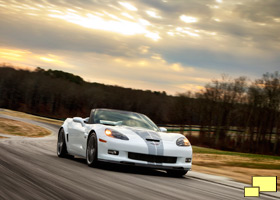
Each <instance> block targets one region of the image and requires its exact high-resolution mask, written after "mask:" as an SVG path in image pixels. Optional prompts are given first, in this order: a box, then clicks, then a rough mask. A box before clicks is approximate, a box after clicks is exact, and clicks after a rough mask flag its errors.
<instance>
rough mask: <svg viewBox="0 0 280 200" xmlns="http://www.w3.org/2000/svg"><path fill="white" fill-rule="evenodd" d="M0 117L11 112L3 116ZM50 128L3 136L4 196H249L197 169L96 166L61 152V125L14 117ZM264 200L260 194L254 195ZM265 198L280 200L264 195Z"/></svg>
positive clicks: (0, 190) (207, 199) (0, 194)
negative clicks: (42, 133) (175, 171)
mask: <svg viewBox="0 0 280 200" xmlns="http://www.w3.org/2000/svg"><path fill="white" fill-rule="evenodd" d="M0 117H8V116H3V115H0ZM8 118H11V119H16V120H21V121H25V122H29V123H33V124H36V125H40V126H42V127H45V128H47V129H49V130H51V131H53V134H52V135H51V136H47V137H44V138H23V137H12V138H10V139H0V149H1V151H0V174H1V178H0V199H1V200H2V199H9V200H10V199H28V200H31V199H67V200H70V199H118V200H125V199H148V200H152V199H161V200H164V199H168V200H175V199H184V200H185V199H192V200H196V199H203V200H217V199H222V200H227V199H228V200H234V199H244V194H243V190H242V187H244V186H245V185H244V186H242V184H241V186H242V187H232V186H226V185H225V184H223V182H222V183H221V184H220V183H214V182H216V181H214V182H212V181H208V180H207V175H205V177H206V178H205V177H204V178H203V177H202V179H201V176H200V177H197V176H196V174H195V172H189V173H188V174H187V175H186V176H185V177H183V178H172V177H168V176H167V175H166V173H165V172H164V171H156V170H150V169H143V168H135V167H127V166H120V165H111V164H110V165H108V164H107V165H103V166H102V167H100V168H90V167H88V166H87V164H86V162H85V161H84V160H83V159H80V158H74V159H66V158H58V157H57V155H56V141H57V135H56V133H57V131H58V128H59V126H56V125H50V124H45V123H39V122H35V121H33V120H29V119H21V118H15V117H8ZM250 199H260V198H250ZM261 199H276V198H274V197H272V196H267V195H263V194H261Z"/></svg>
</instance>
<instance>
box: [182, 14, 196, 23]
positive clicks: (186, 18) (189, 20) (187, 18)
mask: <svg viewBox="0 0 280 200" xmlns="http://www.w3.org/2000/svg"><path fill="white" fill-rule="evenodd" d="M180 19H181V20H182V21H184V22H186V23H195V22H197V21H198V20H197V18H195V17H191V16H186V15H181V16H180Z"/></svg>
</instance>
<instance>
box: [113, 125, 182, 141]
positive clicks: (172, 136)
mask: <svg viewBox="0 0 280 200" xmlns="http://www.w3.org/2000/svg"><path fill="white" fill-rule="evenodd" d="M108 128H109V127H108ZM110 129H113V130H116V131H118V132H120V133H123V134H125V135H126V136H128V137H129V138H133V137H139V136H140V137H141V138H143V139H151V140H163V141H174V140H176V139H178V138H179V137H182V135H181V134H178V133H166V132H158V131H153V130H150V129H145V128H138V127H128V126H114V127H110Z"/></svg>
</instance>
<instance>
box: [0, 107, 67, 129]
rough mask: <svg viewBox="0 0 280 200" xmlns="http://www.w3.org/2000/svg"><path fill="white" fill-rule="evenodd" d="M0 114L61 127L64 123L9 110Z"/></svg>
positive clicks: (3, 110) (1, 111) (2, 110)
mask: <svg viewBox="0 0 280 200" xmlns="http://www.w3.org/2000/svg"><path fill="white" fill-rule="evenodd" d="M0 114H4V115H9V116H13V117H21V118H27V119H32V120H35V121H39V122H46V123H50V124H56V125H61V124H62V123H63V121H61V120H56V119H50V118H45V117H40V116H36V115H31V114H27V113H23V112H19V111H13V110H8V109H1V110H0Z"/></svg>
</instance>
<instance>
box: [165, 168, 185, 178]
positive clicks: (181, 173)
mask: <svg viewBox="0 0 280 200" xmlns="http://www.w3.org/2000/svg"><path fill="white" fill-rule="evenodd" d="M187 172H188V171H187V170H167V174H168V175H169V176H172V177H182V176H184V175H185V174H186V173H187Z"/></svg>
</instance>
